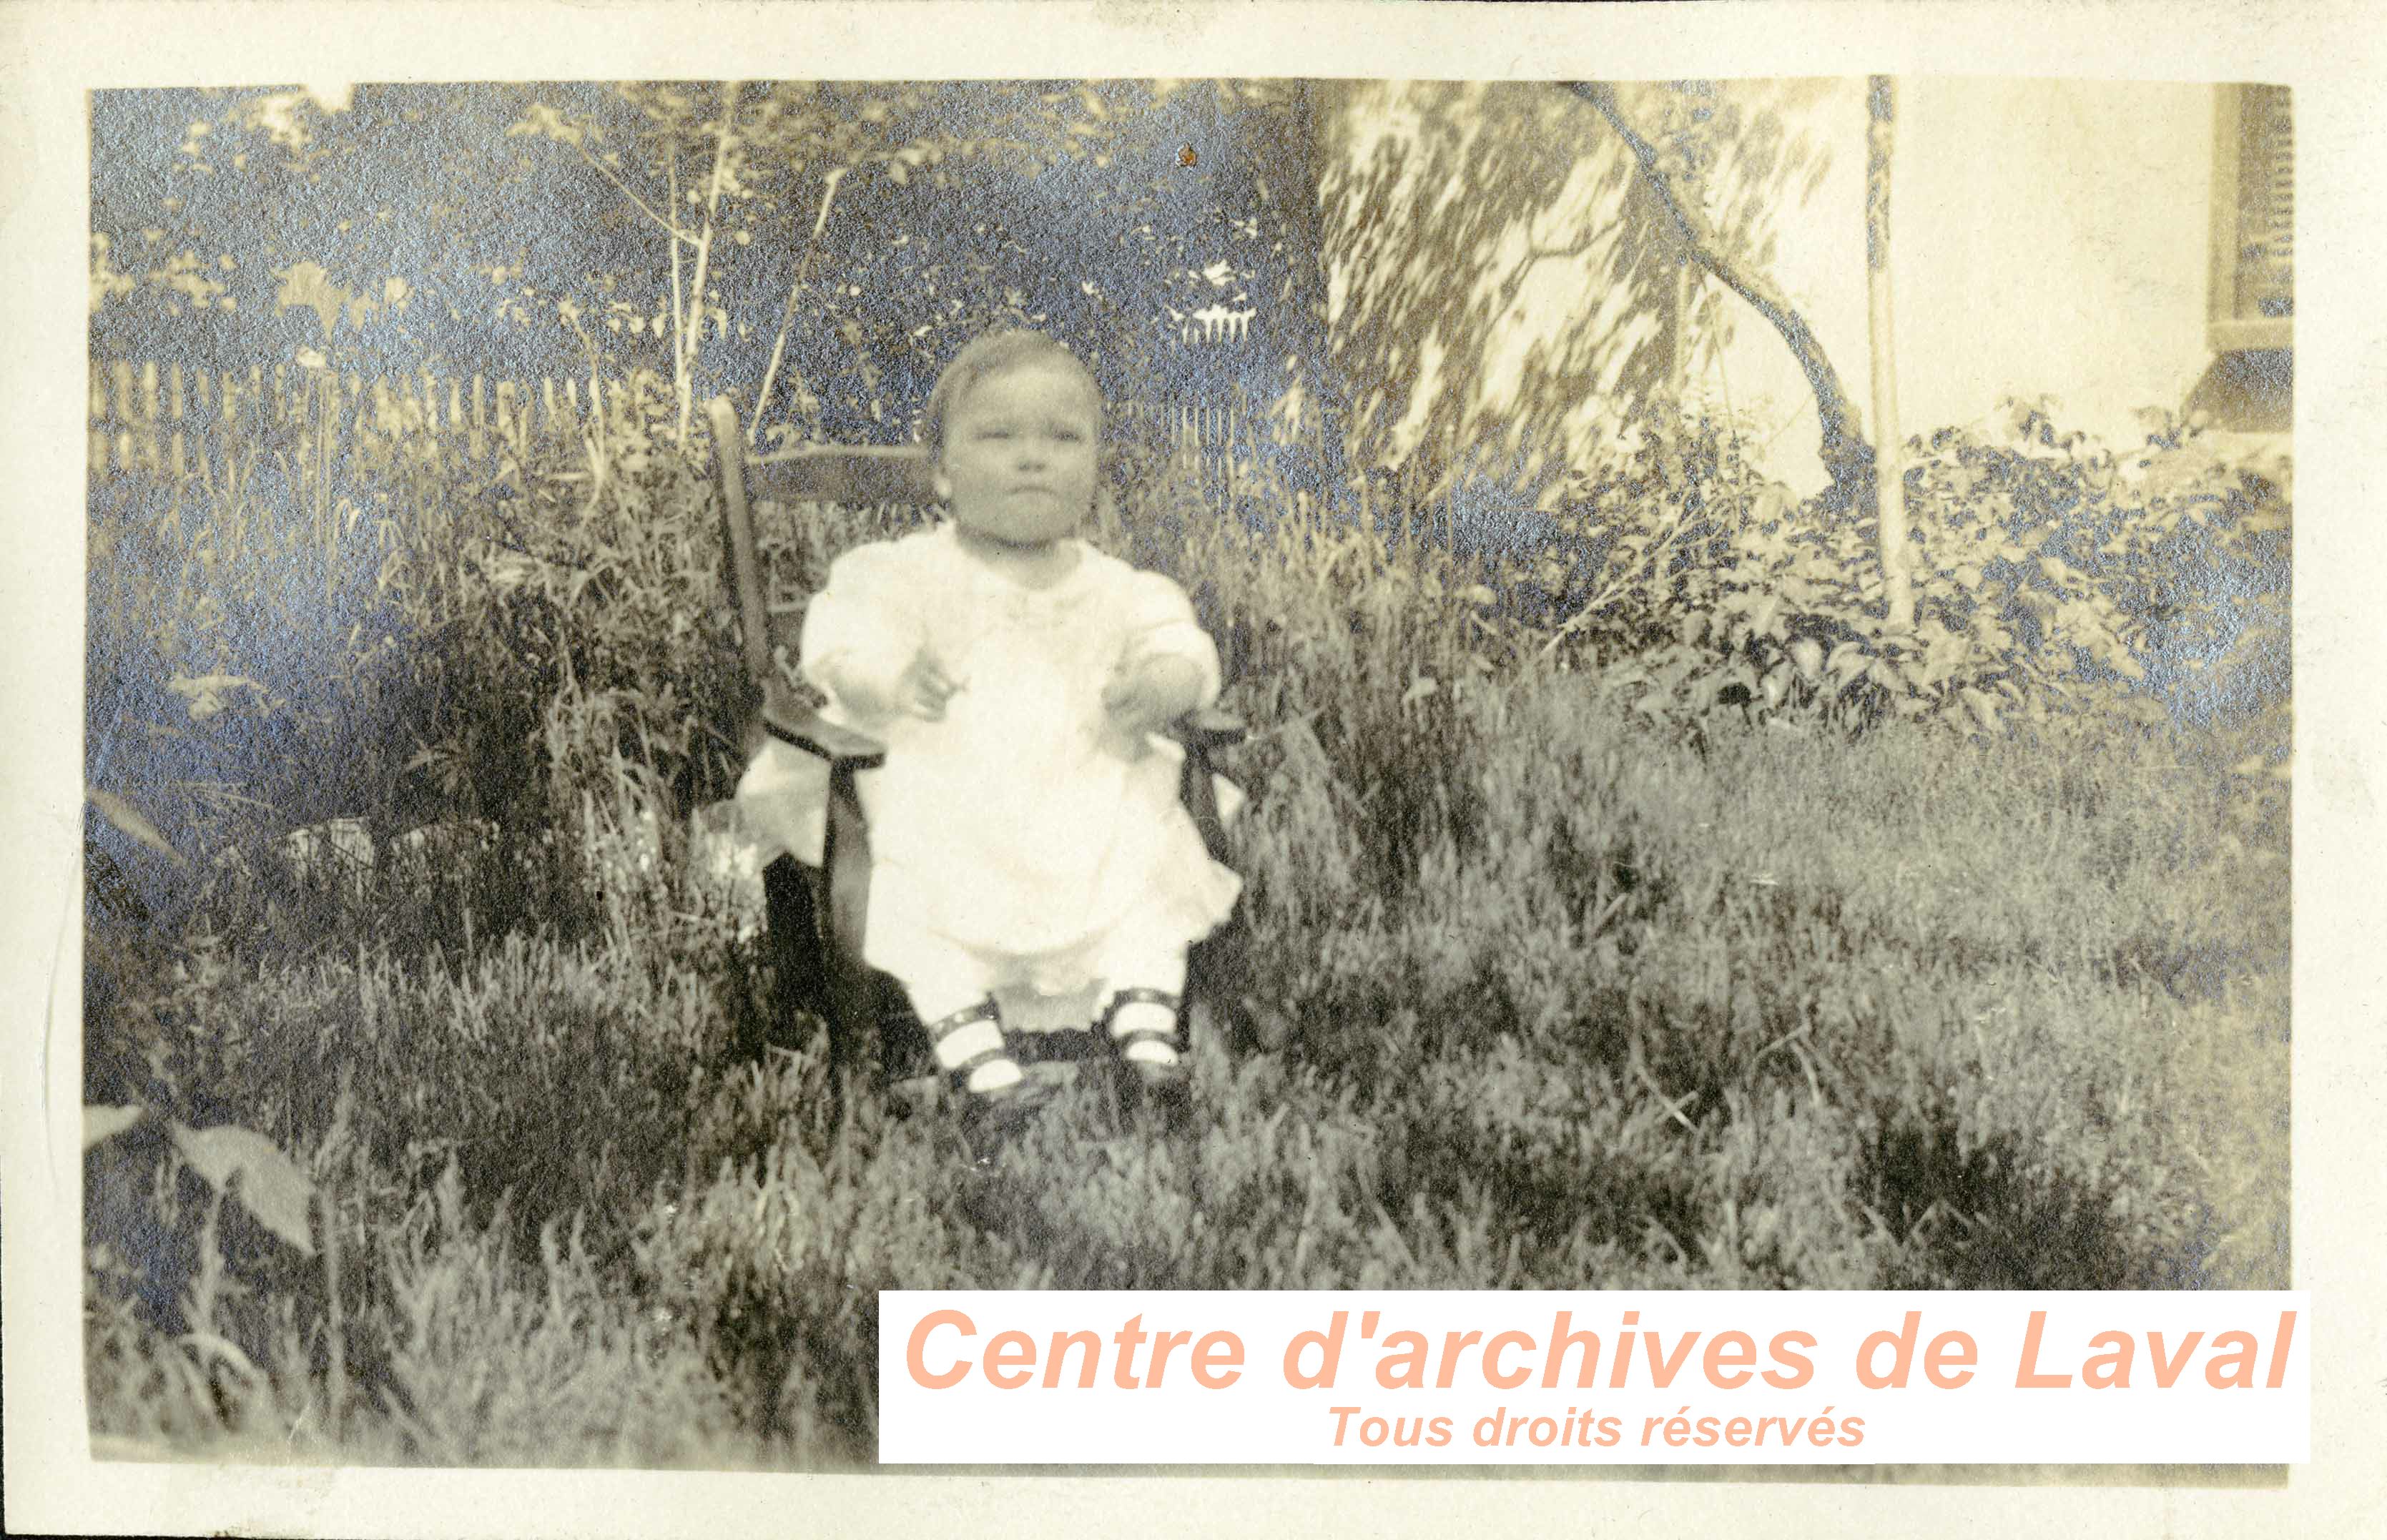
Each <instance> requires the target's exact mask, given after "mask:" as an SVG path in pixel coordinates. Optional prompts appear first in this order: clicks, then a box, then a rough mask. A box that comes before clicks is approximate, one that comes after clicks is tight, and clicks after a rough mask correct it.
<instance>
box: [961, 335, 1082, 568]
mask: <svg viewBox="0 0 2387 1540" xmlns="http://www.w3.org/2000/svg"><path fill="white" fill-rule="evenodd" d="M1099 431H1100V430H1099V424H1098V423H1097V421H1096V418H1095V409H1094V403H1093V402H1092V400H1091V399H1090V398H1089V397H1088V393H1087V390H1086V385H1085V381H1084V380H1083V379H1082V378H1081V377H1080V376H1079V375H1078V374H1077V373H1075V372H1072V371H1071V370H1069V369H1067V367H1065V366H1062V365H1058V364H1053V363H1042V362H1039V363H1026V364H1021V365H1020V366H1019V367H1017V368H1016V369H1007V370H1004V372H1002V373H1000V374H994V375H990V376H989V377H987V378H986V379H983V380H980V381H979V383H978V384H977V385H973V386H972V387H971V388H970V390H969V393H968V394H967V395H966V396H964V397H963V398H962V399H961V400H960V402H959V403H958V404H957V405H956V406H955V407H954V414H953V417H952V419H951V421H949V422H948V423H946V424H945V447H944V453H943V455H942V456H941V458H940V460H939V461H938V464H937V491H938V493H939V495H940V496H941V497H943V498H944V499H945V501H946V502H947V504H948V505H950V506H951V507H952V509H953V512H954V523H956V524H960V525H961V527H962V528H963V529H964V530H965V531H966V532H967V533H969V534H971V535H975V536H978V537H979V538H980V539H985V540H991V541H993V542H995V543H996V544H998V545H1003V546H1008V547H1013V548H1033V547H1037V546H1045V545H1050V544H1052V543H1053V542H1054V541H1055V540H1058V539H1060V538H1062V537H1063V536H1067V535H1068V534H1069V533H1071V532H1072V531H1073V530H1075V529H1076V528H1077V527H1078V524H1079V522H1080V520H1082V519H1083V518H1085V516H1086V513H1087V511H1089V510H1090V509H1092V507H1093V503H1094V474H1095V471H1094V461H1095V438H1096V435H1097V434H1098V433H1099Z"/></svg>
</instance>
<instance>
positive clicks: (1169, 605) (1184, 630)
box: [1120, 572, 1219, 706]
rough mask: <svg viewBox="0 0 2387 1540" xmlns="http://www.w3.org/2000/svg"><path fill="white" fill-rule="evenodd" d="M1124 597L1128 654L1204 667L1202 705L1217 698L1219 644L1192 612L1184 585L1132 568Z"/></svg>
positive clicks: (1126, 649) (1121, 599) (1191, 602)
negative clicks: (1175, 659)
mask: <svg viewBox="0 0 2387 1540" xmlns="http://www.w3.org/2000/svg"><path fill="white" fill-rule="evenodd" d="M1120 601H1121V604H1122V607H1123V609H1124V612H1125V614H1124V618H1125V621H1126V629H1127V645H1126V648H1125V652H1126V655H1127V656H1128V657H1130V658H1150V657H1157V656H1168V657H1177V658H1183V659H1185V660H1186V661H1187V662H1189V663H1193V666H1194V667H1195V668H1197V669H1199V670H1201V672H1202V704H1203V705H1205V706H1208V705H1211V704H1214V703H1215V702H1216V701H1218V699H1219V649H1218V645H1217V644H1216V643H1215V642H1213V641H1211V639H1210V634H1209V633H1208V632H1207V631H1205V630H1203V629H1202V623H1201V622H1200V621H1198V620H1196V619H1195V618H1194V616H1193V600H1189V599H1187V598H1186V597H1185V590H1184V589H1182V588H1181V587H1178V586H1177V585H1176V584H1174V583H1172V582H1170V581H1169V580H1168V578H1166V577H1163V576H1161V575H1160V574H1158V573H1155V572H1130V574H1129V575H1128V578H1127V581H1126V582H1125V584H1124V585H1123V586H1122V587H1121V591H1120Z"/></svg>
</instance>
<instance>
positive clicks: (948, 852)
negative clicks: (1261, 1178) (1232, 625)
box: [739, 332, 1241, 1115]
mask: <svg viewBox="0 0 2387 1540" xmlns="http://www.w3.org/2000/svg"><path fill="white" fill-rule="evenodd" d="M1103 416H1104V409H1103V401H1102V397H1101V394H1100V392H1099V390H1098V389H1097V387H1096V385H1095V384H1094V381H1093V377H1092V375H1091V374H1090V373H1088V372H1087V371H1086V369H1085V366H1084V365H1082V364H1080V362H1079V361H1078V360H1077V359H1076V358H1074V357H1073V356H1071V355H1070V354H1069V353H1068V351H1067V350H1066V349H1065V348H1063V347H1061V346H1060V345H1059V344H1058V343H1056V342H1055V341H1053V340H1052V339H1050V338H1048V337H1045V336H1042V335H1038V334H1036V333H1032V332H1004V333H997V334H994V335H989V336H985V337H981V338H979V340H978V341H976V342H974V343H972V344H970V345H969V346H968V347H966V348H964V349H963V350H962V351H961V353H960V354H959V356H957V357H956V358H955V359H954V361H953V363H952V364H951V365H950V366H949V367H948V368H947V369H946V370H945V372H944V374H943V375H942V376H941V378H940V379H939V380H938V382H937V385H936V388H935V390H934V391H933V392H932V393H931V394H930V396H929V398H928V423H927V433H928V448H929V450H930V452H931V454H932V455H933V456H934V457H935V462H936V488H937V493H938V496H940V497H941V498H942V499H944V500H945V502H946V504H947V506H948V508H949V509H950V511H951V513H952V519H951V521H950V522H949V523H945V524H939V525H937V526H936V527H934V528H933V529H929V530H927V531H923V532H921V533H918V534H914V535H910V536H904V537H903V538H902V539H898V540H892V541H887V542H882V543H879V544H876V545H870V546H865V547H862V548H859V549H854V550H852V551H850V552H848V553H847V554H846V555H844V556H843V557H841V558H840V559H839V560H838V561H837V562H835V563H834V564H833V565H832V566H831V567H830V569H829V574H828V584H827V587H826V588H825V589H823V590H822V591H821V593H820V594H818V595H817V596H816V597H815V599H814V600H813V601H812V604H811V606H810V608H809V610H808V612H807V613H806V615H805V619H804V628H803V637H802V657H803V664H802V666H803V672H804V675H805V677H806V678H807V679H809V680H811V681H812V683H814V684H815V685H816V686H817V687H819V688H820V689H821V690H822V691H823V692H824V693H826V694H827V696H828V698H829V702H830V703H829V707H828V709H827V712H826V713H825V714H827V715H828V716H829V717H831V718H832V719H833V720H836V721H839V722H841V723H844V724H846V725H848V726H853V727H856V728H858V729H860V730H862V731H865V732H868V733H870V734H872V735H873V736H875V737H877V738H879V739H880V740H881V741H882V742H883V743H884V744H885V745H886V748H887V758H886V763H885V764H884V766H883V767H881V768H880V769H879V770H878V771H876V772H874V773H871V774H868V775H865V776H864V777H863V778H862V781H861V790H862V794H863V799H864V803H865V809H866V811H867V812H868V814H869V818H870V830H871V855H872V867H871V877H870V906H869V922H868V927H867V933H866V935H865V938H864V945H863V953H864V956H865V959H866V960H867V961H868V962H869V963H871V964H872V965H873V966H877V967H879V968H882V969H884V970H886V971H887V972H888V973H890V974H892V975H894V977H895V978H897V979H899V980H900V981H901V982H902V983H903V987H904V989H905V990H906V991H908V993H909V994H910V996H911V1000H912V1005H913V1009H914V1010H915V1011H916V1012H917V1013H918V1015H919V1017H920V1019H921V1021H922V1022H923V1023H925V1024H926V1026H927V1027H928V1035H929V1039H930V1041H931V1042H932V1043H933V1044H934V1045H935V1050H936V1056H937V1062H938V1064H939V1066H940V1067H941V1068H942V1069H944V1070H945V1071H946V1072H947V1074H949V1075H950V1076H951V1077H952V1078H953V1079H954V1082H955V1083H956V1084H957V1085H958V1086H959V1087H960V1088H961V1089H962V1090H963V1091H964V1092H966V1093H967V1094H968V1095H970V1096H971V1097H972V1098H974V1099H975V1102H976V1106H977V1110H979V1112H981V1113H1003V1114H1005V1115H1010V1114H1016V1113H1017V1112H1018V1111H1021V1110H1024V1108H1025V1105H1026V1099H1027V1086H1028V1084H1029V1082H1027V1081H1026V1080H1025V1079H1024V1078H1023V1076H1022V1074H1021V1071H1020V1067H1019V1066H1018V1064H1017V1062H1016V1061H1015V1060H1014V1059H1013V1058H1012V1057H1011V1055H1010V1054H1008V1053H1007V1052H1006V1051H1005V1048H1004V1037H1003V1031H1002V1026H1001V1017H1000V1015H999V1012H998V1009H997V1005H996V997H997V996H998V995H1001V996H1003V997H1004V998H1005V999H1006V1000H1009V1001H1027V1002H1031V1003H1032V1002H1034V1001H1037V1000H1049V999H1051V998H1052V997H1055V996H1071V995H1076V996H1080V997H1085V998H1089V999H1092V1000H1094V1001H1096V1002H1097V1003H1098V1004H1099V1005H1100V1007H1101V1009H1100V1011H1099V1014H1098V1015H1097V1017H1096V1019H1097V1021H1098V1022H1099V1023H1100V1025H1101V1029H1102V1030H1103V1031H1104V1032H1105V1035H1106V1037H1107V1041H1109V1043H1110V1044H1111V1047H1112V1050H1113V1051H1114V1052H1115V1053H1117V1054H1118V1056H1119V1057H1120V1059H1121V1060H1122V1061H1123V1062H1124V1063H1125V1064H1126V1065H1127V1066H1128V1067H1130V1069H1131V1070H1132V1072H1133V1073H1134V1074H1135V1076H1136V1077H1137V1079H1139V1080H1141V1081H1142V1082H1143V1085H1144V1086H1145V1087H1146V1088H1147V1089H1149V1090H1151V1091H1153V1092H1156V1093H1159V1094H1162V1095H1164V1096H1168V1095H1177V1094H1181V1092H1182V1089H1183V1083H1184V1078H1185V1073H1186V1069H1185V1066H1184V1065H1183V1064H1182V1063H1181V1062H1180V1058H1179V1054H1178V1052H1177V1048H1176V1042H1175V1039H1176V1025H1177V1022H1176V1012H1177V1009H1178V1004H1179V996H1180V993H1181V991H1182V990H1183V988H1184V980H1185V953H1186V950H1187V948H1188V947H1190V946H1191V945H1192V944H1193V942H1195V941H1197V940H1201V939H1202V938H1203V937H1204V936H1206V935H1207V934H1208V933H1209V932H1210V931H1211V930H1212V929H1213V928H1215V927H1216V926H1218V924H1219V922H1220V921H1222V920H1223V919H1225V918H1226V916H1227V914H1228V912H1229V910H1230V909H1231V907H1232V906H1233V903H1234V901H1235V896H1236V893H1237V891H1238V890H1239V889H1240V886H1241V882H1240V879H1239V878H1237V877H1236V876H1235V874H1234V873H1232V872H1231V871H1230V870H1228V869H1227V868H1226V867H1224V866H1221V865H1218V864H1217V863H1216V862H1214V861H1212V860H1211V859H1210V857H1209V854H1208V852H1207V851H1206V849H1205V847H1204V845H1203V843H1202V839H1201V836H1200V835H1199V834H1198V833H1197V832H1196V831H1195V829H1194V827H1193V820H1192V819H1191V818H1190V817H1188V816H1187V814H1186V813H1185V811H1184V809H1183V807H1182V805H1181V803H1180V802H1179V801H1178V776H1179V773H1180V769H1181V763H1182V751H1181V750H1180V749H1179V748H1178V747H1177V746H1176V745H1175V744H1173V743H1171V742H1169V741H1168V740H1167V739H1166V738H1160V737H1158V736H1157V733H1158V730H1159V729H1160V728H1162V727H1164V726H1167V725H1168V723H1170V722H1172V721H1174V720H1175V719H1177V718H1178V717H1180V716H1181V715H1183V714H1184V713H1187V712H1190V711H1193V710H1195V709H1197V708H1199V707H1202V706H1205V705H1207V704H1209V703H1210V702H1211V701H1214V700H1216V699H1217V697H1218V693H1219V660H1218V652H1217V650H1216V648H1214V647H1213V646H1212V644H1211V641H1210V638H1209V637H1208V636H1207V635H1206V634H1205V633H1204V631H1203V630H1202V628H1201V625H1199V624H1198V623H1197V622H1196V621H1195V619H1194V616H1193V606H1192V604H1191V603H1189V602H1188V601H1187V600H1186V597H1185V594H1184V592H1183V590H1181V588H1179V587H1177V585H1175V584H1174V583H1171V582H1170V581H1169V580H1168V579H1167V578H1165V577H1162V576H1160V575H1159V574H1155V573H1146V572H1139V571H1137V570H1136V569H1134V568H1132V567H1130V566H1128V565H1127V564H1126V563H1125V562H1119V561H1118V560H1116V559H1114V558H1112V557H1109V556H1106V555H1104V554H1103V553H1101V552H1099V551H1096V550H1093V549H1090V548H1089V547H1087V546H1086V545H1084V544H1083V543H1082V542H1080V540H1079V539H1078V538H1077V537H1076V532H1077V530H1078V528H1079V527H1080V524H1082V523H1083V522H1084V521H1085V519H1086V518H1087V516H1088V515H1089V513H1090V512H1091V511H1092V508H1093V504H1094V499H1095V495H1096V487H1097V478H1098V466H1097V461H1098V455H1099V449H1100V446H1101V443H1102V433H1103ZM825 786H826V779H825V771H824V770H823V768H822V767H821V765H820V764H819V762H818V761H817V760H814V759H812V758H811V757H810V756H808V755H804V754H802V753H800V752H799V751H795V750H792V749H789V748H788V747H786V746H784V745H781V744H778V743H777V742H776V741H775V742H773V743H772V744H770V745H769V746H768V747H767V748H766V749H765V750H764V753H763V754H762V755H761V756H760V757H759V758H758V759H757V760H756V762H755V764H753V765H752V766H751V768H750V769H749V770H748V772H747V775H746V777H745V779H744V781H743V782H741V783H740V785H739V802H740V803H741V804H743V805H744V807H745V808H746V811H747V814H748V816H749V818H750V820H751V822H752V824H753V825H754V826H755V827H758V828H760V829H761V830H762V831H763V834H764V839H765V841H766V842H768V843H771V844H774V845H778V846H784V847H785V848H787V849H789V850H790V851H792V852H795V853H796V854H797V855H799V856H800V857H802V856H805V855H810V856H811V858H812V859H813V860H814V861H815V862H817V860H818V858H819V842H820V833H819V829H820V817H821V814H820V811H819V810H820V807H821V805H822V798H823V795H824V789H825ZM775 853H777V851H776V850H770V851H767V852H766V856H765V858H766V859H767V858H768V855H770V854H775ZM1080 1019H1082V1017H1081V1018H1080Z"/></svg>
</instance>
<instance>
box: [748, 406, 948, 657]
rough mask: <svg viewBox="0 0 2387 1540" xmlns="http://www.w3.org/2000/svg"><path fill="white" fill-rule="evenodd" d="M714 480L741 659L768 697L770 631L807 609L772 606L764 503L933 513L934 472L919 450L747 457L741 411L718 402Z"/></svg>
mask: <svg viewBox="0 0 2387 1540" xmlns="http://www.w3.org/2000/svg"><path fill="white" fill-rule="evenodd" d="M706 412H707V415H708V416H709V417H710V418H711V419H712V423H713V457H714V474H715V475H716V476H717V477H718V479H719V481H720V484H721V522H722V530H721V536H722V538H721V545H722V550H723V552H724V556H725V561H726V565H727V569H728V570H727V571H726V573H725V574H724V575H725V576H726V578H727V580H728V584H729V591H730V593H731V594H732V595H734V596H735V597H736V600H737V604H738V637H739V660H740V662H741V663H743V664H744V666H745V669H746V673H747V675H748V676H749V678H750V679H751V681H752V682H753V684H754V686H755V688H757V689H758V690H762V691H764V693H765V694H766V695H767V694H768V693H770V691H771V688H772V685H773V682H774V676H773V668H772V663H771V642H772V635H771V625H772V621H773V619H774V618H775V616H777V615H780V614H786V613H792V612H797V611H801V610H802V607H803V606H802V600H794V601H790V602H786V603H775V602H774V601H773V600H772V598H771V594H770V584H769V576H768V574H766V573H765V572H764V565H763V559H762V555H761V548H760V547H759V545H758V543H757V542H756V540H755V536H754V531H755V512H756V510H757V509H758V508H760V507H761V506H762V505H764V504H765V503H772V504H777V505H778V506H780V507H783V508H794V507H796V506H798V505H800V504H804V503H815V504H829V503H836V504H842V505H844V506H846V507H849V508H881V507H890V506H891V507H904V508H928V507H930V506H933V505H934V504H935V503H936V502H937V500H938V499H937V493H936V486H935V475H936V468H935V466H934V465H933V464H932V463H931V462H930V461H929V459H928V450H926V449H924V448H920V447H918V446H917V445H908V444H890V445H841V444H807V445H802V446H800V447H799V448H792V449H781V450H778V451H776V452H774V453H771V454H762V455H756V454H749V453H747V451H746V434H745V430H744V429H743V428H742V427H741V426H740V425H739V422H738V409H737V408H736V407H735V406H733V405H731V404H730V402H729V399H728V398H726V397H719V396H717V397H715V398H714V399H713V401H712V403H711V404H710V405H709V406H708V407H707V408H706Z"/></svg>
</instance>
